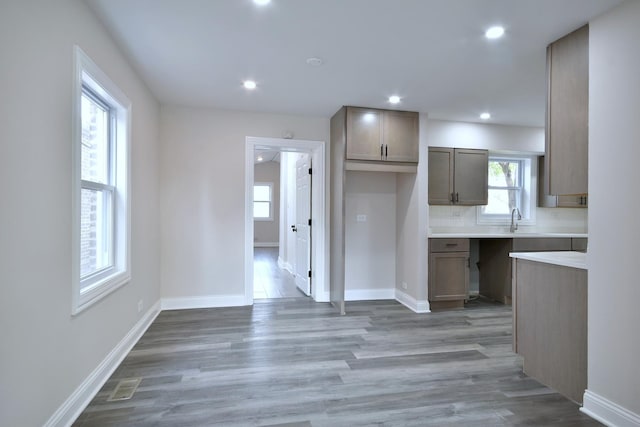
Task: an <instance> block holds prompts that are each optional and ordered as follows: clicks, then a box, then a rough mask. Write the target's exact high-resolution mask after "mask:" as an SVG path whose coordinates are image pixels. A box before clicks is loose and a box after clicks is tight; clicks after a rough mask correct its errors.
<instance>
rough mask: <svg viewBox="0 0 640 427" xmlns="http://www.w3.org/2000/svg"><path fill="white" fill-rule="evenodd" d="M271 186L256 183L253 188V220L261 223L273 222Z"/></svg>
mask: <svg viewBox="0 0 640 427" xmlns="http://www.w3.org/2000/svg"><path fill="white" fill-rule="evenodd" d="M272 200H273V184H272V183H270V182H261V183H256V184H255V185H254V186H253V218H254V219H256V220H262V221H273V208H272Z"/></svg>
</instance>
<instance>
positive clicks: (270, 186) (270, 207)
mask: <svg viewBox="0 0 640 427" xmlns="http://www.w3.org/2000/svg"><path fill="white" fill-rule="evenodd" d="M256 185H263V186H265V187H269V217H268V218H266V217H265V218H256V217H255V216H254V217H253V220H254V221H273V182H254V183H253V187H254V188H255V187H256ZM256 201H258V202H264V200H255V198H254V200H253V203H254V204H255V202H256Z"/></svg>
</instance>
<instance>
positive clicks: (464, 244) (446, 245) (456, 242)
mask: <svg viewBox="0 0 640 427" xmlns="http://www.w3.org/2000/svg"><path fill="white" fill-rule="evenodd" d="M429 245H430V249H429V250H430V252H469V239H429Z"/></svg>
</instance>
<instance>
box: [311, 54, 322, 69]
mask: <svg viewBox="0 0 640 427" xmlns="http://www.w3.org/2000/svg"><path fill="white" fill-rule="evenodd" d="M307 64H309V65H311V66H312V67H319V66H321V65H322V64H324V61H323V60H322V58H317V57H315V56H312V57H311V58H307Z"/></svg>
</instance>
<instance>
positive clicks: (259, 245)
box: [253, 242, 280, 248]
mask: <svg viewBox="0 0 640 427" xmlns="http://www.w3.org/2000/svg"><path fill="white" fill-rule="evenodd" d="M279 246H280V244H279V243H278V242H253V247H254V248H277V247H279Z"/></svg>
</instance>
